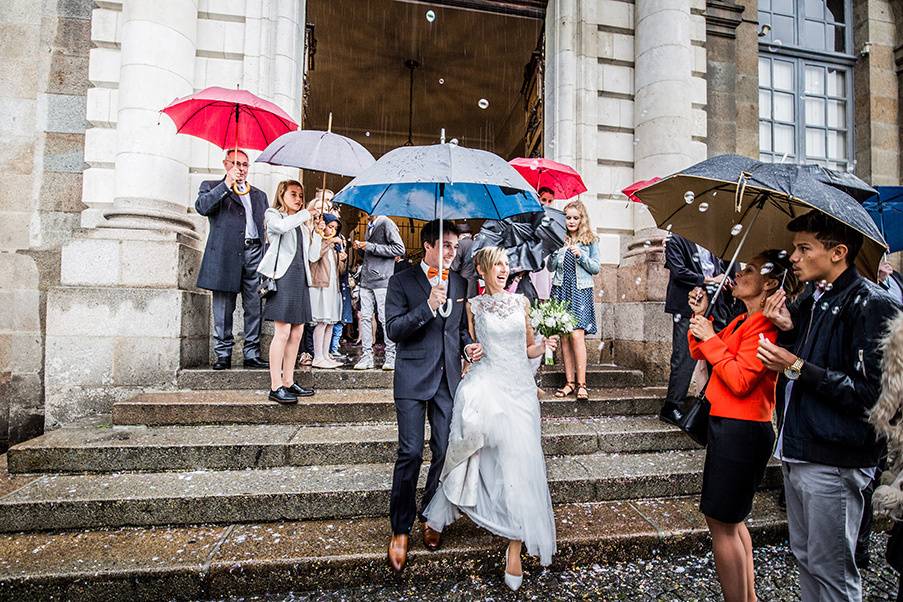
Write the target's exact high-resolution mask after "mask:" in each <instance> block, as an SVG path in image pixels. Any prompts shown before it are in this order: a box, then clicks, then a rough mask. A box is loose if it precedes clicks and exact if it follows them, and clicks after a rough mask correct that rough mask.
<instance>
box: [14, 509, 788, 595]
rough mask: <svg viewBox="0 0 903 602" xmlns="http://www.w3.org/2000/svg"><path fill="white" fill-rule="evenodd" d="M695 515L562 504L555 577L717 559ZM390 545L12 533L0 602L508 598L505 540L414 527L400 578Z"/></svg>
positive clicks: (771, 520) (261, 536)
mask: <svg viewBox="0 0 903 602" xmlns="http://www.w3.org/2000/svg"><path fill="white" fill-rule="evenodd" d="M697 506H698V499H697V498H696V497H683V498H672V499H642V500H633V501H629V502H600V503H594V504H567V505H561V506H557V507H556V508H555V517H556V524H557V544H558V546H557V547H558V551H557V553H556V555H555V556H554V559H553V569H556V570H561V569H564V568H567V567H570V566H573V565H575V564H576V565H591V564H595V563H600V564H605V563H614V562H635V561H636V560H638V559H643V558H650V557H653V556H676V555H681V554H694V553H699V552H702V551H704V550H707V549H710V546H711V543H710V541H711V540H710V538H709V535H708V531H707V529H706V526H705V522H704V520H703V517H702V515H701V514H700V513H699V511H698V509H697ZM748 525H749V529H750V531H751V533H752V537H753V541H754V542H755V545H756V546H762V545H766V544H769V543H776V542H777V541H780V540H782V539H783V538H784V537H786V519H785V517H784V514H783V513H782V512H781V511H780V509H779V508H778V507H777V505H776V504H775V502H774V496H773V495H772V494H771V493H760V494H759V495H758V496H757V497H756V500H755V502H754V504H753V512H752V515H751V516H750V519H749V522H748ZM388 536H389V525H388V521H387V520H386V519H385V518H357V519H346V520H342V521H306V522H279V523H254V524H229V525H214V526H203V527H175V528H126V529H117V530H98V531H78V532H62V533H17V534H2V535H0V558H2V559H3V560H2V561H0V599H3V600H51V599H53V600H79V602H100V601H103V602H107V601H109V600H133V601H135V602H143V601H154V602H156V601H158V600H198V599H204V600H210V599H223V598H228V599H235V597H245V596H258V595H260V596H266V595H267V594H276V593H279V592H288V591H293V592H303V591H305V590H307V591H310V590H314V589H323V588H341V587H354V586H359V585H364V584H377V585H382V584H387V583H399V582H400V583H408V582H411V581H414V582H423V581H433V580H437V579H461V578H465V577H467V576H474V578H480V577H484V578H486V579H487V580H491V581H492V583H493V584H494V585H496V586H497V587H498V593H499V599H508V597H507V596H506V595H505V592H506V591H507V590H506V589H505V587H504V585H503V584H502V582H501V558H502V556H503V554H504V549H505V542H504V541H503V540H501V539H500V538H498V537H494V536H492V535H491V534H489V533H487V532H486V531H483V530H481V529H478V528H476V527H475V526H474V525H473V524H472V523H470V522H469V521H467V520H466V519H461V520H460V521H458V522H457V523H455V524H454V525H452V526H451V527H449V529H448V531H447V532H446V535H445V538H444V542H443V546H442V548H441V549H440V550H439V551H437V552H427V551H426V550H424V548H423V546H422V543H421V539H420V533H419V528H417V527H415V533H414V536H413V538H412V545H411V550H410V554H409V556H408V565H407V568H406V569H405V572H404V573H403V574H402V576H401V577H395V576H394V575H392V574H391V573H390V572H389V570H388V568H387V567H386V563H385V554H386V545H387V542H388ZM524 569H525V572H526V576H525V586H526V587H525V589H526V591H527V592H529V591H530V582H531V579H532V578H534V577H535V575H537V574H538V572H539V571H540V568H539V567H538V566H537V564H536V562H535V560H533V559H529V558H527V559H525V561H524ZM627 596H628V597H627V598H625V599H635V598H636V596H634V597H633V598H631V593H630V592H628V593H627ZM302 598H303V596H302ZM267 599H269V598H267ZM280 599H281V598H280ZM304 599H306V598H304ZM511 599H514V598H511Z"/></svg>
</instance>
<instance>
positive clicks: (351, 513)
mask: <svg viewBox="0 0 903 602" xmlns="http://www.w3.org/2000/svg"><path fill="white" fill-rule="evenodd" d="M704 454H705V450H692V451H669V452H659V453H638V454H610V453H596V454H587V455H580V456H558V457H553V458H549V459H548V460H547V472H548V476H549V485H550V490H551V492H552V498H553V500H554V502H555V503H559V504H561V503H575V502H597V501H609V500H625V499H635V498H643V497H659V496H674V495H689V494H694V493H697V492H698V491H699V490H700V486H701V483H702V465H703V460H704ZM775 468H776V467H772V469H771V470H770V474H769V481H768V482H769V483H774V482H776V478H777V477H778V472H777V471H776V470H775ZM425 471H426V466H425V465H424V468H423V472H422V473H421V485H422V482H423V477H424V476H425ZM391 482H392V464H342V465H329V466H288V467H278V468H267V469H254V470H251V469H249V470H235V471H193V472H154V473H117V474H100V475H96V474H82V475H41V476H38V477H36V478H35V479H33V480H28V481H26V482H25V483H24V484H20V485H21V486H19V487H17V488H15V489H14V490H12V491H10V492H8V493H7V494H6V495H4V496H2V497H0V531H2V532H14V531H46V530H64V529H86V528H99V527H121V526H150V525H188V524H204V523H231V522H255V521H256V522H262V521H272V520H283V519H287V520H315V519H329V518H333V519H338V518H351V517H358V516H385V515H386V514H387V512H388V505H389V504H388V501H389V491H390V488H391Z"/></svg>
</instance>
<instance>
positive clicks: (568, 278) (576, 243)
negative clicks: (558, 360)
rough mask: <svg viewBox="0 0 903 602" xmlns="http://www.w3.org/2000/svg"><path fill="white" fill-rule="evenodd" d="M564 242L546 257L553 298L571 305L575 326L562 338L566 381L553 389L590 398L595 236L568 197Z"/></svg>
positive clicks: (577, 205) (596, 268) (558, 394)
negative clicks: (588, 353) (589, 336)
mask: <svg viewBox="0 0 903 602" xmlns="http://www.w3.org/2000/svg"><path fill="white" fill-rule="evenodd" d="M564 215H565V228H566V230H567V236H566V238H565V244H564V246H563V247H562V248H560V249H558V250H557V251H555V253H553V254H552V255H551V256H550V257H549V265H548V269H549V271H550V272H552V273H553V276H552V297H551V298H552V299H557V300H559V301H564V302H565V303H567V304H569V305H570V308H571V313H572V314H574V318H576V323H577V328H575V329H574V331H573V332H572V333H570V334H569V335H567V336H565V337H563V338H562V340H561V354H562V356H563V357H564V372H565V376H566V378H565V384H564V386H563V387H561V388H560V389H558V390H557V391H556V392H555V397H567V396H568V395H570V394H571V393H576V394H577V399H578V400H581V401H585V400H587V399H589V391H588V390H587V388H586V344H585V342H584V338H585V335H587V334H596V306H595V301H594V298H593V276H594V275H595V274H598V273H599V268H600V263H599V249H598V238H597V237H596V235H595V234H593V228H592V226H591V225H590V222H589V215H587V213H586V206H585V205H584V204H583V203H581V202H580V201H571V202H570V203H568V204H567V205H565V207H564Z"/></svg>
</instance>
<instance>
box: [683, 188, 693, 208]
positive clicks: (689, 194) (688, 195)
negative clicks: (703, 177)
mask: <svg viewBox="0 0 903 602" xmlns="http://www.w3.org/2000/svg"><path fill="white" fill-rule="evenodd" d="M695 200H696V193H694V192H693V191H692V190H688V191H686V192H685V193H684V203H686V204H687V205H692V204H693V201H695Z"/></svg>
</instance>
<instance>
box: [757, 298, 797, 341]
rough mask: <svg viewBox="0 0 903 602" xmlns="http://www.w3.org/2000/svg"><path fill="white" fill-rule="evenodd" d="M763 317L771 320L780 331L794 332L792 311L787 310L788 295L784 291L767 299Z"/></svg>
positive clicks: (763, 308)
mask: <svg viewBox="0 0 903 602" xmlns="http://www.w3.org/2000/svg"><path fill="white" fill-rule="evenodd" d="M762 315H764V316H765V317H766V318H768V319H769V320H771V323H772V324H774V325H775V326H777V327H778V330H782V331H784V332H787V331H788V330H793V318H791V317H790V310H789V309H787V294H786V293H785V292H784V291H783V290H778V291H777V292H776V293H774V294H772V295H770V296H769V297H768V298H767V299H765V305H764V306H763V307H762Z"/></svg>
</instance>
